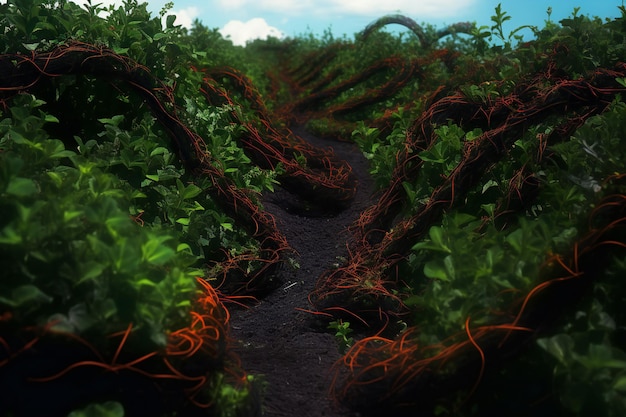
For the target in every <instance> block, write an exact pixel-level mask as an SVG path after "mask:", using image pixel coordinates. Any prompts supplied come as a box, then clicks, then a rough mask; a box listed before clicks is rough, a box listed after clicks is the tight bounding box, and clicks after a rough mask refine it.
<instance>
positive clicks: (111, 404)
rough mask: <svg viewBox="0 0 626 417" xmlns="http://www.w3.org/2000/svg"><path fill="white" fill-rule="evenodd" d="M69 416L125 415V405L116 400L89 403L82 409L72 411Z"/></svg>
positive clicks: (119, 416)
mask: <svg viewBox="0 0 626 417" xmlns="http://www.w3.org/2000/svg"><path fill="white" fill-rule="evenodd" d="M67 417H124V407H122V405H121V404H120V403H118V402H115V401H107V402H105V403H102V404H89V405H88V406H87V407H85V408H83V409H81V410H76V411H72V412H71V413H69V414H68V416H67Z"/></svg>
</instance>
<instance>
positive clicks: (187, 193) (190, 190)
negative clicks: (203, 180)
mask: <svg viewBox="0 0 626 417" xmlns="http://www.w3.org/2000/svg"><path fill="white" fill-rule="evenodd" d="M201 192H202V188H200V187H198V186H197V185H195V184H189V185H188V186H187V187H185V190H184V191H183V193H182V195H181V198H182V199H183V200H188V199H190V198H194V197H195V196H197V195H199V194H200V193H201Z"/></svg>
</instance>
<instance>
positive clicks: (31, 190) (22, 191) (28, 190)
mask: <svg viewBox="0 0 626 417" xmlns="http://www.w3.org/2000/svg"><path fill="white" fill-rule="evenodd" d="M38 191H39V189H38V187H37V184H36V183H35V181H33V180H31V179H30V178H21V177H15V178H12V179H11V181H10V182H9V186H8V187H7V190H6V193H7V194H10V195H14V196H16V197H26V196H29V195H33V194H35V193H37V192H38Z"/></svg>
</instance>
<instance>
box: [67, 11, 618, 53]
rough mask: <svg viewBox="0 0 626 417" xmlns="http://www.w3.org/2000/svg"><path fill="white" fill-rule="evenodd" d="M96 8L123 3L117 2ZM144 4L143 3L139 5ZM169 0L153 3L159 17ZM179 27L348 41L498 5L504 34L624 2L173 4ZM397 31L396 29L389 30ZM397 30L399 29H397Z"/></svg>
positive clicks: (479, 18) (476, 18)
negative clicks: (401, 21) (380, 22)
mask: <svg viewBox="0 0 626 417" xmlns="http://www.w3.org/2000/svg"><path fill="white" fill-rule="evenodd" d="M75 1H77V2H81V1H84V0H75ZM93 1H94V2H96V3H97V2H103V3H105V4H108V3H120V2H121V1H117V0H93ZM140 1H141V0H140ZM166 1H167V0H156V1H149V2H148V3H149V10H151V11H152V12H153V13H154V14H155V15H156V14H157V13H158V12H159V11H160V10H161V8H162V7H163V5H164V4H165V3H166ZM173 1H174V8H173V10H172V13H173V14H176V15H177V17H178V20H177V23H178V24H182V25H184V26H189V25H190V24H191V22H192V21H193V19H196V18H197V19H200V20H201V21H202V23H203V24H204V25H205V26H208V27H209V28H218V29H220V31H221V32H222V34H224V35H226V36H230V38H231V39H232V40H233V42H234V43H236V44H244V43H245V41H246V40H247V39H254V38H264V37H266V36H267V35H268V34H269V35H272V36H276V37H294V36H297V35H299V34H303V33H309V32H312V33H314V34H316V35H322V34H323V32H324V31H325V30H331V31H332V33H333V35H334V36H335V37H341V36H343V35H344V34H345V35H346V36H348V37H350V38H352V37H353V36H354V34H355V33H357V32H359V31H360V30H362V29H363V28H364V27H365V26H366V25H367V24H368V23H370V22H372V21H373V20H375V19H376V18H378V17H381V16H384V15H385V14H390V13H402V14H405V15H407V16H409V17H411V18H413V19H414V20H415V21H417V22H418V23H424V22H426V23H430V24H433V25H435V26H436V27H437V28H441V27H443V26H445V25H447V24H451V23H456V22H460V21H470V22H476V23H477V24H478V25H479V26H480V25H489V26H490V25H491V24H492V22H491V21H490V17H491V16H492V15H493V14H494V9H495V7H496V6H497V5H498V3H502V9H503V10H504V11H506V12H507V13H508V14H509V15H510V16H511V20H510V21H508V22H507V23H506V26H505V33H507V32H509V31H511V30H513V29H515V28H517V27H519V26H522V25H536V26H539V27H542V26H543V25H544V23H545V20H546V19H547V18H548V15H547V13H546V11H547V9H548V7H552V16H551V20H553V21H557V22H558V21H559V20H561V19H563V18H566V17H569V16H571V14H572V12H573V10H574V7H578V6H580V12H579V13H580V14H584V15H589V16H599V17H601V18H615V17H619V16H620V11H619V10H618V6H621V5H623V4H624V0H595V1H593V0H521V1H520V0H509V1H507V0H173ZM389 28H393V26H389ZM398 29H401V27H399V26H398Z"/></svg>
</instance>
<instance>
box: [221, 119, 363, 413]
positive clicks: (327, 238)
mask: <svg viewBox="0 0 626 417" xmlns="http://www.w3.org/2000/svg"><path fill="white" fill-rule="evenodd" d="M294 132H295V133H296V134H298V135H300V136H301V137H303V138H304V139H305V140H307V141H309V142H310V143H312V144H313V145H315V146H317V147H322V148H328V147H331V148H332V149H333V150H334V152H335V154H336V155H337V157H338V158H341V159H343V160H345V161H347V162H348V163H349V164H350V165H351V166H352V170H353V172H354V173H355V175H356V178H357V180H358V185H357V187H358V188H357V193H356V197H355V198H354V200H353V201H352V203H351V205H350V206H349V207H348V208H347V209H345V210H343V211H341V212H339V213H335V214H334V215H330V214H328V213H325V214H324V213H320V212H315V210H314V211H312V212H307V211H306V210H300V209H298V206H299V204H298V203H297V201H295V200H294V198H295V197H294V196H292V195H290V194H289V193H287V192H286V191H284V190H282V189H277V190H276V192H275V193H270V194H267V195H265V196H264V203H263V204H264V206H265V209H266V210H267V211H268V212H270V213H272V214H273V215H274V217H275V218H276V221H277V224H278V227H279V228H280V229H281V231H282V232H283V233H284V234H285V236H286V237H287V239H288V241H289V244H290V245H291V247H292V248H293V249H294V250H295V251H296V252H297V255H295V258H294V260H295V261H296V262H297V264H299V267H296V268H294V267H290V266H288V265H285V266H284V267H283V268H282V269H281V270H280V271H279V273H278V276H277V278H278V279H279V280H280V282H281V283H282V285H281V287H280V288H278V289H277V290H275V291H273V292H272V293H270V294H269V295H267V296H266V297H264V298H262V299H261V300H259V302H258V304H256V305H254V306H252V307H251V308H249V309H245V310H244V309H241V310H236V311H232V312H231V314H232V318H231V324H232V333H233V337H234V338H235V339H236V340H237V341H238V346H237V347H236V351H237V353H238V354H239V356H240V357H241V361H242V365H243V368H244V369H245V370H246V371H247V372H248V373H250V374H253V375H259V376H262V379H263V381H265V384H266V385H265V388H264V393H263V406H262V409H263V415H264V416H269V417H278V416H289V417H293V416H298V417H322V416H324V417H356V416H358V415H359V414H357V413H355V412H352V411H350V410H346V409H343V408H341V407H340V406H339V405H336V404H333V401H332V399H331V398H330V396H329V393H328V391H329V386H330V382H331V380H332V376H333V374H332V372H331V370H332V366H333V364H334V363H335V362H336V361H337V360H339V359H340V358H341V353H340V351H339V344H338V342H337V340H336V339H335V336H334V334H333V333H332V332H331V331H330V330H328V329H326V328H324V327H325V326H326V323H323V324H321V323H320V320H316V319H315V317H316V316H315V315H313V314H311V313H307V312H303V311H301V310H298V309H305V310H306V309H310V308H311V306H310V305H309V303H308V299H307V297H308V295H309V293H310V292H311V291H312V290H313V288H314V286H315V283H316V281H317V279H318V278H319V276H320V275H321V274H322V272H324V271H325V270H327V269H329V268H332V267H333V266H334V265H336V264H338V263H340V262H341V261H340V257H344V256H345V255H346V251H347V250H346V242H347V239H348V237H349V236H348V233H347V232H346V228H347V227H348V226H349V225H350V224H351V223H352V222H354V221H355V220H356V219H357V218H358V216H359V214H360V213H361V212H362V211H363V210H364V209H365V208H366V207H367V206H368V205H369V204H370V203H371V201H372V193H373V189H374V186H373V181H372V179H371V178H370V176H369V174H368V162H367V160H366V159H365V158H364V157H363V155H362V153H361V152H360V151H359V149H358V148H357V147H356V145H354V144H351V143H343V142H335V141H327V140H323V139H319V138H316V137H313V136H311V135H310V134H308V133H306V132H305V131H304V130H303V129H302V128H296V129H294ZM294 201H295V202H294Z"/></svg>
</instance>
